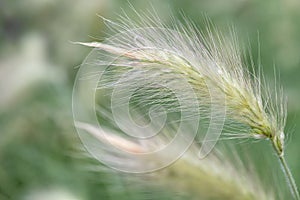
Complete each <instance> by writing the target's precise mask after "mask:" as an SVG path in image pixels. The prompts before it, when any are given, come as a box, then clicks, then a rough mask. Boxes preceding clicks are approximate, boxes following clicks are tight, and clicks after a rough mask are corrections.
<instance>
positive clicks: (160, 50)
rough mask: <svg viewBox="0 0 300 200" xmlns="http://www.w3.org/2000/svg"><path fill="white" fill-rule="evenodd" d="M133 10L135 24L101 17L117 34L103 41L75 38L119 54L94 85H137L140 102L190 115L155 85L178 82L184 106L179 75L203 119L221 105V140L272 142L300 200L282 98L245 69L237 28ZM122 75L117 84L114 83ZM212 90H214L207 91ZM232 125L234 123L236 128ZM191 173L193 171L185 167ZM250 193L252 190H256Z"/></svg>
mask: <svg viewBox="0 0 300 200" xmlns="http://www.w3.org/2000/svg"><path fill="white" fill-rule="evenodd" d="M137 15H138V17H139V20H138V21H133V20H131V19H130V18H129V17H127V16H126V15H124V16H121V17H120V22H118V23H116V22H111V21H110V20H107V19H104V20H105V22H107V23H108V24H109V27H110V28H111V29H112V30H113V31H115V33H117V34H118V36H117V37H112V38H111V39H110V40H108V41H106V42H105V43H99V42H91V43H81V42H77V44H81V45H84V46H89V47H94V48H96V49H98V50H101V51H103V52H104V53H107V55H108V57H116V56H117V59H116V60H115V61H114V63H113V64H112V63H105V62H104V63H101V64H99V65H110V70H111V71H109V73H108V78H107V79H106V80H104V81H100V83H99V89H103V88H106V89H107V88H114V87H122V88H127V89H128V90H132V93H134V92H136V88H140V87H141V85H142V88H143V90H142V92H140V93H138V94H137V93H135V94H136V95H135V96H134V97H135V98H136V99H137V100H136V102H135V103H136V104H139V103H142V104H145V105H147V106H153V105H163V106H164V107H165V108H166V110H167V113H172V112H179V111H182V109H183V110H186V111H190V113H192V110H191V109H192V108H191V107H189V106H183V107H182V106H180V105H178V104H177V103H176V102H177V99H176V96H174V95H172V94H171V92H169V91H166V89H165V88H163V87H162V86H161V85H160V84H158V83H161V82H163V83H165V85H167V86H172V87H175V88H176V89H177V91H181V95H182V96H184V98H185V100H186V102H188V104H187V105H193V104H195V102H193V101H192V100H193V98H192V96H191V95H192V94H191V93H190V92H189V91H186V90H184V88H183V87H182V86H181V85H180V80H181V78H182V77H183V78H184V79H185V80H187V82H188V83H189V85H190V86H191V87H192V89H193V91H194V92H195V94H196V96H197V98H198V100H199V101H198V104H199V105H198V106H199V110H201V113H205V114H204V115H205V116H206V117H207V118H209V117H210V115H209V112H210V111H209V110H208V109H207V107H209V106H211V105H212V104H214V105H216V106H221V107H222V108H224V109H225V110H226V120H227V121H229V122H230V123H228V125H227V129H226V131H227V132H226V133H223V136H222V137H225V138H226V137H227V138H229V139H232V138H233V139H235V138H237V139H238V138H255V139H268V140H269V141H270V143H271V144H272V147H273V149H274V151H275V152H276V155H277V156H278V158H279V161H280V163H281V165H282V170H283V172H284V174H285V175H286V178H287V182H288V184H289V188H290V190H291V192H292V194H293V196H294V198H295V199H297V200H298V199H300V198H299V192H298V190H297V186H296V184H295V181H294V179H293V176H292V174H291V172H290V170H289V167H288V165H287V163H286V161H285V159H284V138H285V133H284V127H285V123H286V100H285V98H284V97H283V95H282V94H281V93H280V94H278V93H275V94H271V92H270V90H269V89H268V87H267V86H266V85H265V84H264V82H265V80H264V78H263V76H261V75H260V74H259V73H255V71H252V72H250V70H249V69H248V68H246V67H245V63H244V62H243V56H242V53H241V51H240V49H239V47H238V41H237V37H236V34H235V33H234V31H232V32H231V34H230V36H229V37H226V36H224V35H222V33H220V32H219V31H217V29H216V28H215V27H214V26H212V25H208V27H207V29H206V31H203V32H200V31H198V30H197V29H196V28H195V25H194V24H192V23H190V22H186V24H185V25H182V24H181V23H177V22H176V23H175V22H174V24H173V26H172V27H168V26H166V25H164V24H163V22H161V20H160V19H159V18H158V17H157V16H155V14H153V15H152V16H151V14H150V17H149V15H148V16H141V15H140V14H138V13H137ZM174 21H175V20H174ZM120 72H122V73H121V75H119V73H120ZM124 72H125V73H124ZM110 74H113V75H111V76H110ZM120 78H122V80H123V81H122V82H118V81H116V80H118V79H120ZM211 88H213V89H214V91H216V92H214V93H212V91H211ZM189 117H190V118H193V117H194V116H189ZM190 118H188V119H190ZM188 119H185V120H188ZM235 123H237V124H238V125H239V126H237V127H236V126H235V125H234V124H235ZM125 125H126V124H125ZM84 127H85V128H86V126H84ZM88 132H93V131H88ZM98 139H99V138H98ZM100 139H101V138H100ZM108 140H109V141H110V142H113V143H114V144H116V145H117V146H119V147H120V148H123V149H124V146H123V145H124V144H125V143H126V144H129V143H127V142H121V143H122V145H119V144H120V143H119V141H120V140H121V139H120V138H112V137H111V136H109V139H108ZM138 145H142V144H141V143H139V142H137V143H131V144H130V145H127V148H129V149H131V147H134V149H139V150H140V147H139V146H138ZM154 146H155V145H154ZM156 147H157V146H156ZM125 149H126V148H125ZM183 165H186V163H185V164H183ZM188 166H189V167H190V166H192V165H190V164H189V165H188ZM183 168H185V167H183ZM189 171H192V172H193V171H194V170H191V169H189V170H187V172H189ZM199 174H200V173H199ZM191 177H192V176H191ZM237 185H238V184H237ZM251 191H252V194H251V195H258V194H255V192H253V190H251ZM242 194H244V193H242ZM251 195H250V196H249V199H268V198H267V197H266V196H265V197H264V198H258V197H257V196H255V198H254V196H253V197H252V196H251ZM241 199H242V198H241ZM243 199H248V197H247V198H246V197H245V198H243Z"/></svg>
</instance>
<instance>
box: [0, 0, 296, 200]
mask: <svg viewBox="0 0 300 200" xmlns="http://www.w3.org/2000/svg"><path fill="white" fill-rule="evenodd" d="M130 3H131V4H132V5H133V6H134V7H135V8H136V10H137V11H139V12H140V11H141V10H149V9H151V6H152V7H154V9H155V10H156V11H157V13H158V14H159V16H160V17H161V18H163V19H164V20H165V21H166V22H168V20H169V21H170V20H171V19H170V13H173V14H174V15H175V16H180V12H183V13H185V15H186V16H188V17H189V18H191V19H192V20H193V21H194V22H195V23H196V24H197V25H198V26H199V27H203V21H204V20H203V14H205V15H207V16H208V17H209V18H211V19H212V21H213V23H214V24H215V25H216V26H217V27H224V26H226V25H227V24H228V22H230V23H232V24H234V26H235V27H236V30H237V31H238V32H239V33H240V32H241V33H243V34H244V35H247V37H248V38H249V41H250V43H251V46H252V53H253V57H254V60H256V59H257V52H258V48H257V47H258V45H257V38H258V32H259V40H260V54H261V63H262V66H263V69H264V71H265V76H266V78H267V79H269V80H272V79H273V67H274V65H275V66H276V68H277V71H278V72H280V76H281V83H282V85H283V87H284V88H285V93H286V95H287V96H288V100H289V101H288V102H289V103H288V113H289V117H288V124H287V132H288V138H287V147H286V154H287V161H288V163H289V164H290V167H291V169H292V171H293V173H294V175H295V178H296V182H297V183H298V185H300V150H299V145H300V134H299V133H300V126H299V125H298V124H300V104H299V99H300V56H299V55H300V20H299V19H300V1H299V0H285V1H280V0H264V1H261V0H164V1H163V0H161V1H159V0H156V1H150V0H149V1H146V0H145V1H143V0H136V1H130ZM129 7H130V6H129V4H128V1H125V0H87V1H83V0H64V1H58V0H22V1H18V0H1V1H0V199H1V200H2V199H3V200H6V199H47V198H46V197H45V196H47V197H48V198H49V199H66V200H67V199H70V200H71V199H82V200H85V199H121V197H122V199H125V197H128V198H129V199H131V198H130V192H126V194H123V193H122V194H118V193H113V194H112V193H111V192H110V191H112V187H124V186H122V183H119V182H120V181H119V180H116V179H115V178H117V177H118V176H113V175H111V176H110V175H109V173H105V172H97V173H94V172H91V171H88V170H84V169H83V167H82V162H84V161H83V160H82V159H79V158H77V157H76V156H74V155H73V154H74V153H73V152H74V149H75V147H76V146H77V144H79V141H78V138H77V134H76V130H75V128H74V127H73V119H72V110H71V94H72V87H73V82H74V78H75V75H76V72H77V70H78V66H79V65H80V64H81V62H82V61H83V59H84V58H85V56H86V55H87V54H88V52H89V51H90V49H89V48H85V47H82V46H77V45H74V44H72V43H70V41H92V40H93V37H95V38H100V39H101V38H104V37H105V34H104V33H105V32H107V31H108V30H107V27H105V26H104V24H103V21H102V20H101V19H100V18H99V17H97V15H96V14H99V15H102V16H104V17H106V18H110V19H116V18H117V16H118V14H120V13H121V8H122V9H124V10H125V11H126V12H128V13H130V12H132V10H130V8H129ZM245 38H246V37H245ZM244 42H245V43H247V42H248V41H246V40H245V41H244ZM115 182H118V184H119V185H118V184H117V185H114V186H111V185H110V184H108V183H115ZM51 195H52V196H51Z"/></svg>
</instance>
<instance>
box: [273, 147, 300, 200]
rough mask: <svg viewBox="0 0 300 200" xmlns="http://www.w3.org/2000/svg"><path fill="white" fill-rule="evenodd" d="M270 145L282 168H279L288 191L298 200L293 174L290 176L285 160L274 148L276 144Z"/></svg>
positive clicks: (299, 199) (299, 197)
mask: <svg viewBox="0 0 300 200" xmlns="http://www.w3.org/2000/svg"><path fill="white" fill-rule="evenodd" d="M272 144H273V147H274V149H275V150H276V152H277V155H278V158H279V161H280V164H281V166H282V167H281V168H282V171H283V173H284V175H285V177H286V180H287V182H288V186H289V188H290V191H291V193H292V194H293V196H294V198H295V199H296V200H300V196H299V192H298V189H297V185H296V182H295V179H294V177H293V174H292V172H291V170H290V168H289V166H288V164H287V162H286V161H285V158H284V156H283V154H282V152H280V151H278V148H277V147H276V144H274V142H272Z"/></svg>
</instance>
